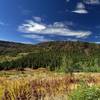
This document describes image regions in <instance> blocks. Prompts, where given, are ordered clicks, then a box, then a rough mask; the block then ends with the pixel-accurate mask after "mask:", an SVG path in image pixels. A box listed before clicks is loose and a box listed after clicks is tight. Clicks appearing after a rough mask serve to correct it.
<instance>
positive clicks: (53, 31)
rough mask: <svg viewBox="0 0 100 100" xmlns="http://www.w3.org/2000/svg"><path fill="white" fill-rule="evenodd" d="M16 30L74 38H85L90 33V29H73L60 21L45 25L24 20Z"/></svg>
mask: <svg viewBox="0 0 100 100" xmlns="http://www.w3.org/2000/svg"><path fill="white" fill-rule="evenodd" d="M18 31H20V32H23V33H34V34H36V35H38V34H42V35H47V34H48V35H59V36H75V37H76V38H85V37H87V36H89V35H90V34H91V32H90V31H81V30H80V31H74V30H71V29H69V28H68V27H67V25H65V24H64V23H62V22H55V23H54V24H50V25H46V24H44V23H36V22H34V21H32V20H28V21H26V23H25V24H22V25H20V26H19V27H18Z"/></svg>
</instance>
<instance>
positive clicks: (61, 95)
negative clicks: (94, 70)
mask: <svg viewBox="0 0 100 100" xmlns="http://www.w3.org/2000/svg"><path fill="white" fill-rule="evenodd" d="M0 75H1V77H0V100H67V97H68V95H69V94H70V93H71V92H72V91H73V90H74V89H76V88H77V87H79V86H80V84H81V82H85V83H86V84H87V85H88V86H93V85H98V86H99V85H100V74H91V73H89V74H84V73H80V74H77V73H76V74H74V76H73V77H71V76H70V75H69V74H61V73H54V72H50V71H48V70H45V69H38V70H30V69H27V71H23V72H21V71H20V72H18V71H15V70H13V71H2V72H1V74H0Z"/></svg>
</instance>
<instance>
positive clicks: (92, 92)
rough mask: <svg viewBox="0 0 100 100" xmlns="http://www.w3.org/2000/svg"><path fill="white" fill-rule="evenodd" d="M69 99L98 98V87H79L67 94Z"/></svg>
mask: <svg viewBox="0 0 100 100" xmlns="http://www.w3.org/2000/svg"><path fill="white" fill-rule="evenodd" d="M69 100H100V87H88V86H86V87H80V88H78V89H76V90H75V91H74V92H73V93H72V94H71V95H70V96H69Z"/></svg>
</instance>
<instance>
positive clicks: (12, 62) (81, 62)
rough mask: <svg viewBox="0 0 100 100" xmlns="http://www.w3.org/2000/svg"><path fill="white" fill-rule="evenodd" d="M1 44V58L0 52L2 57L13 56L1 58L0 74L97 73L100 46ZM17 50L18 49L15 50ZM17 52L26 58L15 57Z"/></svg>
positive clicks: (88, 44)
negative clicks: (45, 71) (44, 70)
mask: <svg viewBox="0 0 100 100" xmlns="http://www.w3.org/2000/svg"><path fill="white" fill-rule="evenodd" d="M1 44H2V45H1V47H0V48H5V49H3V52H5V54H4V55H3V53H2V52H0V53H1V54H2V57H3V56H4V57H5V56H6V55H8V56H9V55H10V53H11V54H13V55H14V54H15V56H13V55H10V56H9V57H8V58H9V60H7V58H6V57H5V58H6V59H5V60H4V59H3V60H2V57H1V58H0V70H10V69H17V70H23V69H24V68H26V67H29V68H33V69H37V68H40V67H43V68H48V69H49V70H51V71H62V72H69V71H70V72H83V71H85V72H100V45H96V44H90V43H82V42H46V43H42V44H38V45H36V46H35V45H34V46H32V45H25V44H24V45H23V44H17V45H16V44H15V43H10V44H9V43H8V44H9V46H10V47H8V48H7V47H6V46H7V44H6V43H1ZM17 47H21V48H19V49H18V50H17V49H16V48H17ZM24 50H25V51H24ZM28 50H29V51H28ZM0 51H2V50H0ZM6 52H7V53H6ZM18 52H19V53H26V54H24V55H20V57H19V56H18ZM1 54H0V55H1ZM10 58H11V59H10Z"/></svg>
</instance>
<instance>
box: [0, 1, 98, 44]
mask: <svg viewBox="0 0 100 100" xmlns="http://www.w3.org/2000/svg"><path fill="white" fill-rule="evenodd" d="M0 40H6V41H14V42H22V43H33V44H34V43H38V42H44V41H54V40H68V41H69V40H70V41H77V40H80V41H88V42H95V43H100V0H0Z"/></svg>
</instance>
